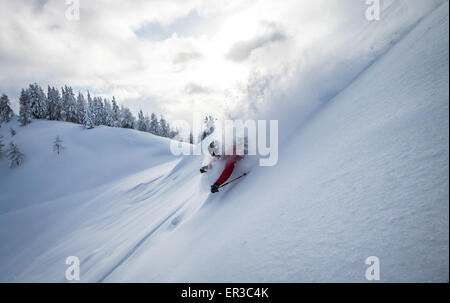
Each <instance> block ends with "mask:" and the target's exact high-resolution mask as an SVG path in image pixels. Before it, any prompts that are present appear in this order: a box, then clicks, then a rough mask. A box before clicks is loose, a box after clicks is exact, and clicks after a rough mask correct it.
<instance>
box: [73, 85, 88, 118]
mask: <svg viewBox="0 0 450 303" xmlns="http://www.w3.org/2000/svg"><path fill="white" fill-rule="evenodd" d="M75 107H76V123H78V124H84V116H85V114H86V113H85V111H86V100H84V96H83V94H82V93H81V92H79V93H78V96H77V104H76V106H75Z"/></svg>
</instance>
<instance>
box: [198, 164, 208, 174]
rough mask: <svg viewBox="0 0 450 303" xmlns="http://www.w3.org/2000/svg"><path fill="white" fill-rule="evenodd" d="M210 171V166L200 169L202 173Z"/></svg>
mask: <svg viewBox="0 0 450 303" xmlns="http://www.w3.org/2000/svg"><path fill="white" fill-rule="evenodd" d="M207 171H208V165H205V166H203V167H202V168H200V173H201V174H203V173H206V172H207Z"/></svg>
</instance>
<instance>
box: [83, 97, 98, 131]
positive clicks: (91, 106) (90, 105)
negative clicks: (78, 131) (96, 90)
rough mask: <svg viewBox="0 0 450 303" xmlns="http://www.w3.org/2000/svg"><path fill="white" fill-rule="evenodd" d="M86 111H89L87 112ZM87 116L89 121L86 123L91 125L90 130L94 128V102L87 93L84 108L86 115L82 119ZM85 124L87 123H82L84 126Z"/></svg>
mask: <svg viewBox="0 0 450 303" xmlns="http://www.w3.org/2000/svg"><path fill="white" fill-rule="evenodd" d="M87 109H89V112H87ZM87 116H88V117H90V121H89V123H88V124H90V125H91V127H90V128H94V126H95V104H94V100H93V99H92V98H91V94H90V93H89V91H88V93H87V107H86V114H85V116H84V117H85V118H86V117H87ZM86 123H87V122H86V121H84V125H85V126H86V125H87V124H86Z"/></svg>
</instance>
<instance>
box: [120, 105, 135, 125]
mask: <svg viewBox="0 0 450 303" xmlns="http://www.w3.org/2000/svg"><path fill="white" fill-rule="evenodd" d="M120 112H121V119H120V125H121V126H122V128H134V124H135V119H134V117H133V114H132V113H131V111H130V109H129V108H128V107H124V106H121V109H120Z"/></svg>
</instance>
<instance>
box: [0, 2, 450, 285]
mask: <svg viewBox="0 0 450 303" xmlns="http://www.w3.org/2000/svg"><path fill="white" fill-rule="evenodd" d="M448 42H449V41H448V2H445V3H444V4H443V5H441V6H440V7H439V8H438V9H436V10H435V11H434V12H433V13H431V14H429V15H428V16H427V17H426V18H424V19H423V20H422V21H421V22H420V23H419V24H418V25H417V26H416V27H415V28H414V29H413V30H412V31H410V32H409V33H408V34H407V36H405V37H403V39H400V41H399V42H398V43H397V44H396V45H394V46H393V47H392V48H391V50H389V51H388V52H387V53H386V54H384V55H383V56H382V57H381V58H380V59H379V60H377V61H376V62H375V63H373V64H372V65H371V66H370V67H368V68H367V69H366V70H365V71H364V72H363V73H362V74H361V75H360V76H359V77H358V78H357V79H355V80H354V81H353V82H352V84H351V85H349V86H348V87H347V88H346V89H344V90H343V91H342V92H340V94H338V95H337V96H336V97H335V98H334V99H332V100H331V101H329V102H327V103H326V104H324V105H323V106H322V107H321V108H320V110H319V111H316V112H315V115H314V116H313V117H310V119H309V120H308V123H306V124H304V126H303V127H302V128H300V129H297V131H296V132H295V135H294V136H293V137H291V138H290V139H289V140H288V141H286V142H284V144H283V145H282V146H280V155H279V162H278V165H276V166H274V167H271V168H268V167H255V168H254V169H253V170H252V171H251V174H250V175H249V176H247V177H245V178H243V179H242V180H241V181H239V182H236V183H234V184H233V186H231V187H230V188H228V189H227V191H225V192H222V193H220V194H217V195H213V196H211V195H209V193H208V187H207V185H208V184H209V183H210V178H212V177H211V176H205V175H200V174H199V173H198V168H199V166H200V165H201V163H202V161H203V159H202V158H201V157H194V156H188V157H182V158H177V157H174V156H172V155H171V154H170V152H169V141H168V140H165V139H161V138H155V137H154V136H152V135H149V134H144V133H140V132H136V131H132V130H122V129H110V128H106V127H104V128H98V129H94V130H90V131H86V130H83V129H81V128H80V127H79V126H76V125H73V124H66V123H61V122H48V121H34V122H33V123H32V124H31V125H29V126H27V127H19V126H15V124H14V122H12V123H10V125H3V127H2V128H1V129H0V134H1V135H3V136H4V137H5V138H7V140H4V141H6V143H8V141H9V138H10V136H9V134H8V131H9V127H10V126H12V127H14V128H15V129H16V130H17V135H16V136H15V137H14V138H12V139H13V140H14V141H15V142H16V143H17V144H18V145H19V147H20V148H21V150H22V152H24V154H25V155H26V157H27V158H26V162H25V163H24V165H23V166H21V167H19V168H17V169H14V170H10V169H9V168H7V165H6V162H5V161H4V160H3V161H1V162H0V165H1V167H0V178H1V180H2V182H1V183H0V210H1V214H0V242H1V243H2V245H1V246H0V280H1V281H62V282H63V281H65V278H64V272H65V269H66V267H67V265H66V264H65V260H66V257H68V256H77V257H79V258H80V261H81V282H96V281H105V282H119V281H141V282H144V281H146V282H147V281H149V282H172V281H188V282H198V281H203V282H218V281H222V282H227V281H233V282H246V281H257V282H263V281H267V282H282V281H286V282H314V281H323V282H344V281H350V282H363V281H365V270H366V267H367V265H366V264H365V263H364V261H365V259H366V258H367V257H369V256H377V257H378V258H379V259H380V263H381V281H383V282H391V281H402V282H403V281H416V282H420V281H448V268H449V262H448V255H449V246H448V245H449V241H448V239H449V225H448V222H449V221H448V220H449V218H448V213H449V204H448V198H449V197H448V188H449V184H448V172H449V167H448V157H449V154H448V146H449V136H448V127H449V124H448V123H449V121H448V97H449V90H448V83H449V82H448V81H449V79H448V72H449V70H448V66H449V62H448V60H449V59H448V58H449V53H448ZM56 134H59V135H60V136H61V138H62V139H63V140H64V143H63V144H64V145H65V146H66V150H65V151H64V153H63V154H62V155H60V156H56V155H54V154H52V152H51V142H52V141H53V139H54V137H55V136H56Z"/></svg>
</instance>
